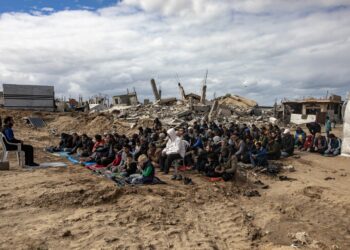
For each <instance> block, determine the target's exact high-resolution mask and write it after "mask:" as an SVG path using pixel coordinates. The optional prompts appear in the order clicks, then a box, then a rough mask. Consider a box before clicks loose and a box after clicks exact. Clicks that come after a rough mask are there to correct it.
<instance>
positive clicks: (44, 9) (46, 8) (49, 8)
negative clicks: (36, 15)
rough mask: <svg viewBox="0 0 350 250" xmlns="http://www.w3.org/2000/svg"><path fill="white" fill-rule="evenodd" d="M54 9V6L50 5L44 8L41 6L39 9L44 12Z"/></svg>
mask: <svg viewBox="0 0 350 250" xmlns="http://www.w3.org/2000/svg"><path fill="white" fill-rule="evenodd" d="M54 10H55V9H54V8H51V7H44V8H41V11H44V12H53V11H54Z"/></svg>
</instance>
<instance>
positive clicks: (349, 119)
mask: <svg viewBox="0 0 350 250" xmlns="http://www.w3.org/2000/svg"><path fill="white" fill-rule="evenodd" d="M341 152H342V155H343V156H347V157H350V104H349V102H348V103H347V105H346V108H345V113H344V125H343V143H342V149H341Z"/></svg>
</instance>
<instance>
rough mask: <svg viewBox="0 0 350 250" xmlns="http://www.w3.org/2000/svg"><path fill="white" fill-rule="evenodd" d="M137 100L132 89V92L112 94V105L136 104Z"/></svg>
mask: <svg viewBox="0 0 350 250" xmlns="http://www.w3.org/2000/svg"><path fill="white" fill-rule="evenodd" d="M137 104H139V101H138V99H137V93H136V91H135V90H134V91H133V92H130V93H129V91H127V93H126V94H124V95H116V96H113V105H127V106H129V105H137Z"/></svg>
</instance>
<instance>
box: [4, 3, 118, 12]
mask: <svg viewBox="0 0 350 250" xmlns="http://www.w3.org/2000/svg"><path fill="white" fill-rule="evenodd" d="M117 2H120V1H118V0H1V1H0V3H1V4H0V13H5V12H33V11H42V12H44V13H45V12H53V11H61V10H66V9H70V10H80V9H88V10H96V9H99V8H103V7H109V6H112V5H115V4H116V3H117Z"/></svg>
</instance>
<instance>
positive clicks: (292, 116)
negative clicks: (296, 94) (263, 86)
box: [282, 95, 343, 124]
mask: <svg viewBox="0 0 350 250" xmlns="http://www.w3.org/2000/svg"><path fill="white" fill-rule="evenodd" d="M342 106H343V101H342V99H341V96H338V95H331V96H330V97H329V98H313V97H312V98H305V99H301V100H284V101H282V109H283V110H282V116H283V117H284V120H287V121H288V120H289V121H290V122H293V121H295V122H294V123H297V124H302V123H307V122H310V121H317V122H319V123H322V124H323V123H324V122H325V120H326V117H327V116H329V117H330V119H334V120H336V121H341V120H342ZM303 120H305V122H303Z"/></svg>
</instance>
